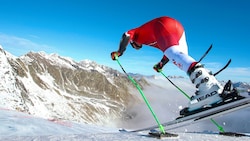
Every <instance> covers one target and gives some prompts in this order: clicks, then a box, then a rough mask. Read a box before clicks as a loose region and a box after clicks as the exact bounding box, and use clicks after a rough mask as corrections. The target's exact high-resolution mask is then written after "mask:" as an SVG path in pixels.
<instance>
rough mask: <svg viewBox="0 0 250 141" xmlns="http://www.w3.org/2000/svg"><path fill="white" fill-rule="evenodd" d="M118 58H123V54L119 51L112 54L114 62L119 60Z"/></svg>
mask: <svg viewBox="0 0 250 141" xmlns="http://www.w3.org/2000/svg"><path fill="white" fill-rule="evenodd" d="M116 56H117V57H120V56H122V54H121V53H120V52H117V51H114V52H112V53H111V58H112V60H116V59H117V58H116Z"/></svg>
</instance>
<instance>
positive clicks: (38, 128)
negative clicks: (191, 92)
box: [0, 109, 250, 141]
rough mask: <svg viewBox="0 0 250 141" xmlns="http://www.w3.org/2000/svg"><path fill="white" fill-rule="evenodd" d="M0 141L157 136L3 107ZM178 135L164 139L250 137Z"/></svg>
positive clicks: (144, 140)
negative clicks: (35, 114) (39, 115)
mask: <svg viewBox="0 0 250 141" xmlns="http://www.w3.org/2000/svg"><path fill="white" fill-rule="evenodd" d="M0 125H1V126H0V133H1V134H0V140H4V141H20V140H23V141H31V140H36V141H43V140H46V141H54V140H60V141H68V140H71V141H72V140H74V141H78V140H79V141H80V140H81V141H82V140H84V141H93V140H98V141H110V140H117V141H118V140H119V141H120V140H123V141H126V140H128V141H152V140H159V139H157V138H152V137H148V136H147V135H148V134H147V133H148V132H139V133H125V132H119V129H118V128H110V127H101V126H96V125H91V124H79V123H74V122H71V121H60V120H48V119H43V118H38V117H33V116H31V115H28V114H25V113H21V112H16V111H11V110H7V109H0ZM174 133H176V134H178V135H179V136H178V137H177V138H164V140H179V141H188V140H192V141H201V140H208V141H209V140H227V141H247V140H249V139H250V138H249V137H229V136H222V135H218V134H216V133H206V132H201V133H195V132H174Z"/></svg>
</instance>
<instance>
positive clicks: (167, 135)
mask: <svg viewBox="0 0 250 141" xmlns="http://www.w3.org/2000/svg"><path fill="white" fill-rule="evenodd" d="M148 134H149V136H151V137H156V138H159V139H163V138H168V139H169V138H176V137H178V134H173V133H168V132H165V133H162V132H160V131H158V130H150V131H149V133H148Z"/></svg>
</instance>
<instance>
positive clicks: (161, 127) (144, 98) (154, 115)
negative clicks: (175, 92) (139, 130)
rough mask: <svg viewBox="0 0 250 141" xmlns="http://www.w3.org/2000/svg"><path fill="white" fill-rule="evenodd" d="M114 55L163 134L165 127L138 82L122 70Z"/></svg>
mask: <svg viewBox="0 0 250 141" xmlns="http://www.w3.org/2000/svg"><path fill="white" fill-rule="evenodd" d="M115 57H116V58H115V59H116V61H117V63H118V64H119V66H120V67H121V69H122V71H123V72H124V73H125V74H126V75H127V77H128V78H129V80H130V81H131V82H132V83H133V84H134V85H135V87H136V88H137V89H138V91H139V92H140V94H141V96H142V98H143V100H144V101H145V103H146V105H147V106H148V108H149V110H150V112H151V113H152V115H153V117H154V119H155V121H156V122H157V124H158V127H159V129H160V131H161V133H163V134H165V129H164V127H163V126H162V125H161V123H160V121H159V119H158V118H157V116H156V114H155V112H154V111H153V108H152V107H151V106H150V104H149V102H148V100H147V98H146V96H145V95H144V93H143V91H142V89H141V87H140V86H139V85H138V83H136V81H135V80H134V79H133V78H132V77H131V76H130V75H128V74H127V72H126V71H125V70H124V68H123V67H122V65H121V63H120V61H119V60H118V57H117V56H115Z"/></svg>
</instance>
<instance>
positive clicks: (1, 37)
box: [0, 33, 54, 56]
mask: <svg viewBox="0 0 250 141" xmlns="http://www.w3.org/2000/svg"><path fill="white" fill-rule="evenodd" d="M32 36H35V35H32ZM36 37H38V36H36ZM0 44H1V45H2V46H3V48H4V49H5V50H7V51H9V52H11V53H12V54H14V55H17V56H20V55H23V54H25V53H27V52H29V51H46V52H47V51H52V50H54V48H53V47H51V46H49V45H46V44H38V43H35V42H33V41H31V40H29V39H25V38H21V37H17V36H12V35H7V34H2V33H0Z"/></svg>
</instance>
